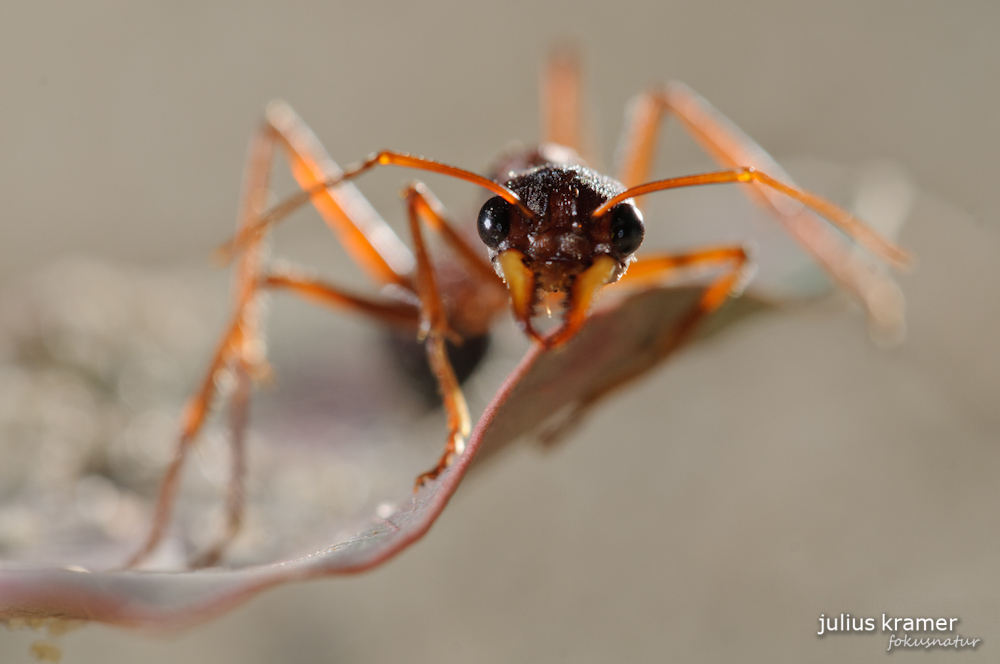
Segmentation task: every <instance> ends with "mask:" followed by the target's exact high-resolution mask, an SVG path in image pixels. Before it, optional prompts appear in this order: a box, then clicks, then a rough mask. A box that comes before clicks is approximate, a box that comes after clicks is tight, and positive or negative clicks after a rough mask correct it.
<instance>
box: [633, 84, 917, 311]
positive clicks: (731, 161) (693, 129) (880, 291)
mask: <svg viewBox="0 0 1000 664" xmlns="http://www.w3.org/2000/svg"><path fill="white" fill-rule="evenodd" d="M668 113H671V114H673V115H674V116H675V117H677V119H678V120H679V121H680V122H681V124H682V125H683V126H684V128H685V129H686V130H687V131H688V132H689V133H690V134H691V135H692V136H693V137H694V138H695V140H696V141H698V143H699V144H700V145H701V146H702V147H703V148H704V149H705V151H706V152H707V153H708V154H709V155H711V156H712V157H713V158H714V159H715V160H716V161H717V162H718V163H719V164H721V165H723V166H726V167H732V168H746V167H750V168H753V169H755V170H756V171H757V172H758V173H759V175H760V176H762V177H758V178H755V180H754V181H753V183H752V184H750V186H748V187H747V188H746V191H747V194H748V195H749V196H750V198H751V200H753V201H754V202H755V203H757V204H758V205H760V206H762V207H763V208H765V209H767V210H768V211H769V212H771V213H772V214H773V215H774V217H775V218H776V219H777V220H778V221H779V223H781V224H782V225H783V226H784V227H785V229H786V230H787V231H788V232H789V233H790V234H791V235H792V236H793V237H794V238H795V239H796V240H797V241H798V242H799V243H800V244H801V245H802V246H803V248H805V249H806V251H808V252H809V253H810V254H811V255H812V256H813V257H814V258H815V259H816V260H817V262H819V264H820V265H822V266H823V267H824V268H825V269H826V271H827V272H828V273H829V274H830V275H831V277H833V278H834V279H835V280H836V281H838V282H839V283H840V284H841V285H842V286H843V287H844V288H845V289H847V290H848V291H850V292H851V293H852V294H854V296H855V297H857V298H858V299H859V300H860V301H861V303H862V304H863V305H864V306H865V308H866V309H867V310H868V312H869V315H870V316H871V319H872V321H873V322H874V323H875V324H876V325H877V326H879V327H882V328H885V329H891V328H893V327H896V326H898V325H900V324H901V322H902V318H901V317H902V307H903V303H902V294H901V293H900V292H899V288H898V286H896V284H895V282H893V281H892V279H890V278H889V277H888V275H887V274H886V273H885V271H884V270H882V269H872V268H873V266H872V264H871V262H870V261H866V260H864V259H862V258H860V257H859V256H858V255H857V254H856V253H855V252H853V251H852V249H851V247H850V246H849V245H847V244H845V242H844V241H843V240H842V239H841V238H840V237H838V235H837V234H836V233H834V232H833V231H832V230H831V229H830V228H829V227H828V226H827V225H826V224H824V223H823V222H822V221H821V220H820V219H819V218H817V217H816V215H814V214H813V213H811V212H810V211H809V210H807V209H804V205H806V206H808V203H807V202H805V201H803V200H802V199H801V198H799V199H797V200H792V199H790V198H789V197H788V192H787V191H784V190H783V189H782V186H783V187H785V188H787V189H790V190H792V191H794V192H797V193H799V194H805V192H801V191H800V190H798V189H797V188H795V186H794V183H793V182H792V179H791V178H790V177H789V176H788V174H787V173H785V172H784V170H782V169H781V167H780V166H778V164H777V163H776V162H775V161H774V160H773V159H772V158H771V157H770V156H769V155H768V154H767V153H766V152H765V151H764V149H763V148H761V147H760V146H759V145H757V144H756V143H755V142H754V141H753V140H752V139H750V138H749V137H748V136H747V135H746V134H744V133H743V132H742V131H740V129H739V128H737V127H736V126H735V125H734V124H733V123H732V122H731V121H730V120H728V119H727V118H726V117H725V116H723V115H722V114H721V113H719V112H718V111H717V110H716V109H714V108H713V107H712V106H711V105H710V104H709V103H708V102H707V101H705V100H704V99H702V98H701V97H700V96H698V95H697V94H695V93H694V92H693V91H691V90H690V89H689V88H688V87H686V86H684V85H682V84H680V83H672V84H670V85H668V86H666V87H665V88H663V89H658V90H653V91H650V92H647V93H645V94H643V95H641V96H639V97H638V98H637V99H636V100H635V101H634V102H633V104H632V106H631V108H630V113H629V117H628V120H627V122H626V127H625V131H624V133H623V136H622V141H621V143H620V145H619V149H618V154H617V161H618V165H619V166H618V169H617V172H618V177H619V179H620V180H621V181H622V182H623V183H624V184H625V185H626V186H628V187H631V186H636V185H639V184H641V183H643V182H645V181H646V179H647V178H648V177H649V172H650V168H651V165H652V161H653V155H654V153H655V151H656V146H657V138H658V134H659V128H660V125H661V124H662V120H663V119H664V118H665V116H666V115H667V114H668ZM774 184H777V185H779V186H774ZM807 196H808V195H807ZM800 203H801V204H800ZM821 203H825V201H821ZM820 212H821V213H822V211H820ZM834 223H837V222H836V221H834ZM838 227H839V228H840V229H841V230H842V231H843V232H844V233H845V234H847V235H848V236H849V237H850V238H851V239H852V240H854V241H855V242H857V243H859V244H862V245H865V246H866V247H869V248H871V249H872V250H873V251H874V252H875V253H876V254H878V255H880V256H882V257H884V258H886V259H887V260H888V261H889V262H896V263H897V264H898V263H905V254H902V252H899V251H898V250H896V249H895V247H893V246H892V245H890V244H889V243H886V242H885V241H884V240H883V239H882V238H881V237H879V236H878V235H877V234H875V233H874V232H873V231H872V230H871V229H870V228H868V227H867V226H865V225H864V224H861V223H856V224H852V223H845V224H840V225H838Z"/></svg>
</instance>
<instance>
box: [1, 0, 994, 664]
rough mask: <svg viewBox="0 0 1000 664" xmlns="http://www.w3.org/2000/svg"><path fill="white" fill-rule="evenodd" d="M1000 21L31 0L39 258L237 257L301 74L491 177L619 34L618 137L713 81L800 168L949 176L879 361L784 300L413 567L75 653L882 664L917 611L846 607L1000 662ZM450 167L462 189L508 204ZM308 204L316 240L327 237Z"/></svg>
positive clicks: (7, 253) (13, 188)
mask: <svg viewBox="0 0 1000 664" xmlns="http://www.w3.org/2000/svg"><path fill="white" fill-rule="evenodd" d="M997 14H998V12H997V9H996V6H995V5H994V4H992V3H980V4H974V3H965V4H963V5H962V7H954V6H947V5H945V4H942V3H933V4H932V3H919V4H917V3H911V2H881V3H877V4H871V3H856V4H853V3H852V4H847V3H824V4H822V5H814V6H811V7H808V8H806V7H803V6H801V5H800V4H798V3H787V4H778V3H751V4H747V3H731V4H729V5H709V4H708V3H699V4H697V5H692V6H690V7H674V6H670V5H666V4H663V5H660V4H657V5H636V4H630V5H628V6H626V7H625V8H622V7H621V6H620V5H612V4H610V3H608V4H603V5H600V6H597V5H595V6H589V7H581V8H578V9H575V10H570V9H569V8H568V7H567V6H566V5H546V6H544V7H540V8H539V7H535V6H534V5H531V4H529V3H524V4H511V3H508V4H506V5H504V6H503V7H500V6H496V5H492V6H482V7H474V6H471V5H469V4H468V3H456V4H454V5H447V6H446V5H445V4H444V3H442V4H441V5H439V6H434V7H428V6H426V5H424V6H423V7H421V8H419V9H418V8H417V7H416V6H410V5H405V6H399V7H385V6H380V7H371V6H367V8H361V6H360V5H359V6H358V8H348V7H339V8H338V7H333V6H317V5H316V4H315V3H312V4H308V5H302V6H287V5H286V6H282V7H280V8H278V7H274V8H263V7H256V6H255V7H250V6H248V5H247V4H246V3H233V4H231V5H229V6H218V7H216V8H212V9H205V8H203V7H202V6H201V5H200V4H191V5H190V6H179V5H171V6H167V5H163V6H162V7H161V8H159V9H142V8H135V7H131V6H126V5H122V6H117V7H116V6H103V7H102V6H98V5H97V4H95V3H88V4H87V5H86V7H84V6H82V5H81V6H80V7H78V8H73V9H68V8H64V7H56V6H54V5H47V4H37V3H36V4H25V5H23V7H21V8H12V7H4V8H3V9H0V53H2V58H3V62H5V63H6V66H5V67H4V68H3V70H2V71H0V200H2V201H3V209H4V214H5V217H6V220H5V222H4V226H3V227H4V236H3V237H4V241H3V243H2V246H0V275H3V276H5V277H8V276H11V275H14V274H16V273H20V272H23V271H24V270H27V269H29V268H31V267H33V266H36V265H39V264H41V263H43V262H46V261H49V260H51V259H53V258H55V257H57V256H62V255H66V254H71V253H79V252H85V253H97V254H100V255H103V256H105V257H109V258H113V259H116V260H125V261H131V262H136V263H141V264H144V265H151V264H156V265H162V264H174V263H178V262H197V261H201V260H202V259H203V257H204V256H205V253H206V250H207V248H209V247H211V246H213V245H214V244H215V243H217V242H220V241H222V240H223V239H225V238H226V236H227V234H228V233H229V229H230V227H231V226H230V224H231V221H230V220H231V219H232V218H233V217H234V201H235V198H236V191H237V187H238V183H239V164H240V162H241V159H242V156H243V152H244V149H245V143H246V140H247V136H248V133H249V132H250V130H251V129H252V127H253V126H254V122H255V121H256V119H257V118H258V117H259V115H260V113H261V110H262V108H263V106H264V104H265V103H266V101H267V100H268V99H269V98H271V97H274V96H282V97H284V98H286V99H288V100H289V101H290V102H291V103H293V105H295V107H296V108H297V109H298V110H299V111H300V113H302V115H303V116H304V117H305V118H306V119H307V121H309V122H310V124H311V125H312V126H313V127H314V129H315V130H316V132H317V133H318V134H319V136H320V137H321V138H322V139H323V140H324V142H325V143H326V145H327V147H328V148H329V149H330V151H331V152H332V153H333V154H334V155H335V156H337V157H338V158H339V159H342V160H343V161H344V162H347V161H351V160H353V159H356V158H359V157H361V156H363V155H364V154H366V153H367V152H369V151H372V150H374V149H378V148H382V147H393V148H398V149H404V150H409V151H413V152H418V153H425V154H428V155H431V156H434V157H437V158H440V159H443V160H447V161H451V162H453V163H457V164H460V165H465V166H469V167H472V168H480V169H481V168H483V167H484V166H485V165H486V163H487V162H488V160H489V159H490V158H491V156H492V155H493V153H495V152H496V150H497V149H498V148H499V147H500V146H501V145H502V144H503V143H504V142H505V141H506V140H508V139H511V138H522V139H528V140H530V139H531V138H533V137H534V136H535V126H536V120H535V114H536V111H535V109H536V101H535V92H534V91H535V85H536V83H535V73H536V68H537V63H538V61H539V59H540V56H541V55H542V54H543V53H544V51H545V49H546V48H547V47H548V46H549V45H550V44H551V43H552V41H553V40H554V39H558V38H560V37H563V36H565V35H578V36H579V41H580V42H581V44H582V45H583V47H584V49H585V55H586V58H587V63H588V77H589V78H588V89H589V92H590V95H591V99H592V100H593V104H594V109H595V111H596V116H597V119H598V121H599V128H600V134H601V138H602V140H603V144H602V145H603V147H604V148H605V151H606V153H607V150H609V147H608V146H609V145H610V143H611V140H612V139H613V138H614V137H615V136H616V135H617V132H618V125H619V119H620V117H621V115H620V114H621V108H622V107H623V105H624V103H625V101H626V99H627V98H628V97H629V96H630V95H632V94H634V93H635V92H636V91H637V90H639V89H641V88H642V87H643V86H645V85H647V84H648V83H650V82H652V81H656V80H660V79H664V78H679V79H682V80H684V81H686V82H687V83H688V84H690V85H691V86H692V87H694V88H695V89H696V90H698V91H699V92H701V93H702V94H703V95H705V96H706V97H707V98H708V99H710V100H711V101H712V102H713V103H715V104H716V105H717V106H718V107H719V108H720V109H721V110H722V111H723V112H725V113H727V114H728V115H729V116H730V117H732V118H733V119H734V120H735V121H736V122H738V123H739V124H740V125H741V126H742V127H743V128H744V129H745V130H746V131H747V132H748V133H749V134H750V135H751V136H753V137H754V138H756V139H757V140H758V141H759V142H760V143H761V144H762V145H764V146H765V147H767V148H768V149H769V150H770V151H771V152H772V153H773V154H775V156H776V157H778V158H779V159H782V158H787V157H792V156H797V155H808V156H815V157H823V158H826V159H831V160H834V161H840V162H843V163H848V164H858V163H861V162H866V161H868V160H871V159H874V158H888V159H891V160H894V161H896V162H898V163H899V164H901V165H902V167H903V168H904V169H905V170H907V171H908V172H909V173H910V174H911V175H912V176H913V179H914V182H915V183H916V185H917V186H918V187H919V188H920V189H921V190H923V191H924V192H928V193H929V194H931V196H928V195H924V196H922V197H921V198H919V199H918V201H917V210H916V213H915V214H916V216H915V218H914V220H913V221H912V223H913V224H914V225H913V227H912V228H911V230H910V231H909V234H904V236H903V242H904V244H907V245H908V246H910V247H912V248H914V249H915V250H916V251H917V252H918V253H919V254H920V256H921V267H920V270H919V271H918V272H917V273H916V274H914V275H913V276H912V277H910V278H908V279H906V280H904V288H905V289H906V290H907V292H908V294H909V295H910V300H911V302H912V305H913V306H912V311H911V317H910V330H911V336H910V342H909V343H908V345H906V346H904V347H902V348H900V349H896V350H893V351H889V352H884V351H878V350H876V349H875V348H873V347H872V346H871V344H870V343H869V342H868V341H867V339H866V338H865V335H864V332H863V323H862V322H861V321H860V318H859V317H858V316H857V315H852V314H851V313H850V312H847V311H846V309H843V308H836V307H833V308H821V309H816V310H811V311H808V312H799V313H796V314H792V315H789V316H788V317H785V318H782V317H775V318H769V319H766V320H761V321H760V322H758V323H754V324H752V325H750V326H748V327H747V328H745V329H744V330H743V331H742V332H738V333H737V334H735V335H732V336H730V337H729V338H728V339H727V340H725V341H724V342H723V343H719V344H715V345H711V346H708V347H705V348H703V349H701V350H698V351H695V352H692V353H691V354H689V355H687V356H685V357H683V358H680V359H679V360H678V361H677V362H675V363H674V365H673V366H672V367H671V368H669V369H668V370H666V371H663V372H660V373H659V374H658V375H657V376H656V377H655V378H654V379H653V380H651V381H649V382H647V383H645V384H644V385H643V386H642V387H641V388H640V389H639V390H636V391H634V392H630V393H629V394H628V395H627V397H626V398H623V399H619V400H618V401H616V402H615V403H614V404H611V405H609V406H608V407H606V408H605V409H603V410H602V411H601V413H600V414H599V416H598V417H597V418H595V420H594V422H593V423H592V425H591V426H589V427H588V428H587V429H586V430H585V431H584V432H582V434H581V435H580V436H579V437H578V438H577V439H576V440H574V441H572V443H571V444H569V445H567V446H566V447H565V448H563V449H561V450H559V451H557V452H555V453H553V454H551V455H546V456H539V455H537V454H533V453H532V451H531V450H530V449H527V448H526V449H522V450H521V451H520V452H518V453H516V454H512V455H509V458H508V459H506V460H502V462H500V463H497V464H495V465H494V466H493V467H492V468H489V469H486V471H485V472H483V473H481V474H480V475H479V477H476V478H475V481H474V482H473V483H470V484H469V485H468V486H466V487H465V488H464V489H463V490H462V491H461V492H460V493H459V495H458V497H457V499H456V501H455V502H454V503H453V504H452V505H451V506H450V507H449V510H448V511H447V512H446V513H445V515H444V517H443V519H442V520H441V522H440V523H439V524H438V525H437V526H436V527H435V528H434V530H433V531H432V532H431V534H430V536H429V538H428V539H427V540H426V541H425V542H423V543H422V544H421V545H419V546H417V547H416V548H415V549H413V550H412V551H409V552H407V554H406V555H404V556H402V557H401V558H400V559H399V560H398V561H396V562H394V563H392V564H391V565H389V566H388V567H387V568H385V569H383V570H380V571H378V572H376V573H374V574H370V575H368V576H365V577H359V578H356V579H349V580H334V581H330V582H323V583H318V584H311V585H307V586H302V587H296V588H286V589H281V590H277V591H274V592H273V593H270V594H267V595H265V596H264V597H262V598H260V599H258V600H256V601H254V602H252V603H251V604H250V605H248V606H246V607H244V608H242V609H240V610H239V611H237V612H236V613H234V614H232V615H230V616H227V617H225V618H223V619H221V620H219V621H217V622H213V623H210V624H208V625H205V626H204V627H203V628H200V629H198V630H195V631H193V632H189V633H185V634H183V635H181V636H180V637H178V638H173V639H170V640H150V639H149V638H147V637H143V636H138V635H134V634H125V633H121V632H118V631H114V630H109V629H104V628H90V629H87V630H85V631H83V632H81V633H79V634H76V635H72V636H69V637H66V638H64V640H63V643H64V646H65V649H66V651H67V656H66V660H65V661H133V660H142V661H177V660H179V659H181V658H184V659H186V660H188V661H215V662H219V661H246V662H265V661H277V660H283V659H288V658H295V659H296V660H297V661H305V662H309V661H394V660H399V659H402V658H403V657H407V658H408V659H410V660H411V661H429V660H432V659H434V660H445V661H469V660H473V661H510V660H511V659H520V660H535V661H547V660H565V661H609V660H621V659H624V660H651V661H662V660H663V659H665V658H668V657H676V658H677V659H680V660H683V661H731V660H734V659H739V660H742V661H803V660H807V661H842V660H844V659H846V658H848V657H851V658H853V659H855V660H869V659H876V658H880V657H882V656H883V653H882V650H883V649H884V647H885V643H884V639H883V637H882V635H881V634H879V635H878V636H858V635H850V636H837V637H830V638H826V639H817V638H816V637H815V636H814V632H815V625H816V624H817V623H816V619H817V618H818V616H819V614H820V613H823V612H825V613H827V614H830V613H840V612H841V611H845V612H850V613H851V614H852V615H855V616H861V615H865V616H867V615H878V614H880V613H882V612H887V613H893V614H896V615H912V614H919V615H933V616H958V617H960V618H961V619H962V622H961V623H959V627H960V631H961V632H962V633H963V634H967V635H970V636H977V637H981V638H985V639H986V643H985V645H984V646H982V647H983V648H984V651H982V652H978V653H963V656H964V657H967V658H978V659H983V658H984V657H985V658H990V657H992V656H991V655H990V651H992V650H993V649H994V648H995V647H996V644H997V643H998V642H1000V641H998V637H1000V633H998V632H997V629H996V627H995V625H996V620H997V617H998V611H997V597H998V592H997V591H998V585H1000V579H998V575H997V574H996V555H995V551H996V549H997V544H998V542H997V539H998V535H1000V531H998V529H997V527H996V525H995V513H996V507H997V504H996V503H997V498H998V495H997V492H996V489H995V488H994V487H995V482H994V481H993V479H994V478H995V477H996V475H997V471H998V467H997V466H998V454H997V450H996V441H997V438H998V436H997V431H998V428H1000V427H998V419H997V417H996V415H994V414H993V413H992V410H991V409H992V407H993V404H995V403H996V400H997V397H998V396H1000V389H998V387H997V384H996V376H997V375H998V372H997V370H996V362H997V352H996V343H995V341H994V340H993V337H992V335H991V334H990V332H989V331H990V330H994V329H996V325H997V322H998V320H1000V315H998V312H997V310H996V302H997V298H996V294H995V292H996V291H995V286H994V284H996V283H997V274H996V268H995V266H996V264H997V259H998V258H1000V250H998V248H997V247H998V245H997V239H996V237H995V235H996V233H995V231H996V228H997V220H996V217H997V214H998V212H1000V204H998V202H997V200H998V199H997V197H996V196H995V194H994V191H995V186H994V182H995V181H996V179H997V176H998V174H1000V173H998V170H1000V168H998V166H997V160H996V154H997V152H998V150H997V148H998V147H1000V129H998V127H1000V125H998V123H997V122H996V117H997V108H1000V103H998V102H1000V83H998V80H997V77H996V70H997V64H998V63H1000V57H998V56H1000V53H998V51H1000V42H998V41H997V40H996V39H995V34H996V33H997V28H998V27H1000V20H998V19H1000V17H998V15H997ZM512 44H517V45H519V48H516V49H513V48H512V47H511V45H512ZM675 139H676V140H675ZM667 152H669V155H670V159H669V160H668V163H669V166H667V167H665V170H664V172H665V173H666V172H675V171H680V170H689V169H691V168H704V167H706V166H707V163H706V162H705V161H703V160H701V159H700V158H698V157H697V153H696V151H695V149H694V148H693V147H691V146H690V144H689V143H688V142H686V141H684V140H682V139H679V137H677V136H676V135H674V136H673V137H672V138H670V139H668V147H667ZM405 178H406V176H404V175H400V174H399V173H394V174H389V175H387V176H381V175H373V176H372V177H371V178H370V180H369V181H368V182H370V183H371V184H370V185H367V186H366V187H365V191H366V192H371V193H372V199H373V202H374V203H375V204H376V206H377V207H379V208H380V209H382V210H385V211H386V214H390V215H395V218H398V212H396V211H398V210H399V207H398V201H397V200H396V196H395V194H396V191H397V190H398V189H399V185H400V184H401V183H402V182H403V181H404V180H405ZM431 184H432V186H433V187H434V188H435V190H437V191H438V192H439V193H440V195H441V197H442V199H443V200H445V201H446V202H447V203H448V204H449V205H451V206H452V207H453V209H455V210H464V209H465V208H466V207H467V206H468V204H469V201H471V200H472V197H473V195H472V193H470V192H469V191H468V189H466V188H463V187H460V186H453V185H450V184H447V183H438V181H436V180H434V181H431ZM939 200H947V201H950V203H951V204H952V206H954V207H949V206H947V205H944V204H942V203H940V202H939ZM956 208H957V210H956ZM962 212H965V213H968V214H970V215H971V218H969V217H968V216H963V214H962ZM675 223H681V222H675ZM306 226H308V224H302V226H301V229H298V228H297V229H290V230H289V231H288V232H286V234H285V239H286V243H287V245H289V246H293V247H296V248H299V249H301V250H302V251H301V252H300V254H299V255H301V256H302V257H303V258H306V259H311V258H316V259H317V260H322V256H321V254H320V251H319V250H318V249H314V248H313V246H312V245H313V243H312V242H311V240H310V238H311V237H312V236H310V235H309V233H308V231H307V229H306V228H305V227H306ZM651 414H652V415H653V417H650V415H651ZM31 638H32V637H30V636H26V635H22V634H15V635H8V634H6V633H0V655H2V659H4V661H28V657H29V656H28V655H27V652H26V650H27V644H28V643H29V642H30V640H31ZM944 656H949V655H946V654H945V653H943V652H936V653H933V656H932V658H943V657H944Z"/></svg>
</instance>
